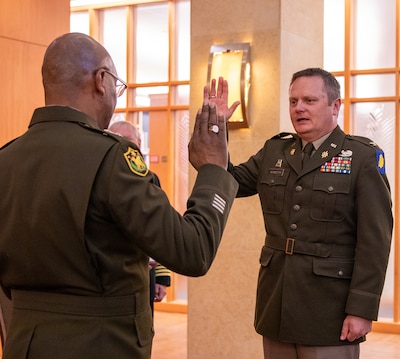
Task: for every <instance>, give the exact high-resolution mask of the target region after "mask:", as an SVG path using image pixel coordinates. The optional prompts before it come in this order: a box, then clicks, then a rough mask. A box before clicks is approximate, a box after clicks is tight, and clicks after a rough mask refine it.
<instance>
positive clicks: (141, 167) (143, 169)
mask: <svg viewBox="0 0 400 359" xmlns="http://www.w3.org/2000/svg"><path fill="white" fill-rule="evenodd" d="M124 157H125V160H126V163H127V164H128V167H129V169H130V170H131V171H132V172H133V173H134V174H137V175H138V176H143V177H144V176H146V175H147V173H148V172H149V170H148V168H147V166H146V163H145V162H144V160H143V157H142V155H141V154H140V152H139V151H138V150H135V149H133V148H131V147H128V151H126V152H125V153H124Z"/></svg>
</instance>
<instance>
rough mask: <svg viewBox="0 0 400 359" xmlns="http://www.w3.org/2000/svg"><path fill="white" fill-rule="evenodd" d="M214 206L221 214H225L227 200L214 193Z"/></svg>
mask: <svg viewBox="0 0 400 359" xmlns="http://www.w3.org/2000/svg"><path fill="white" fill-rule="evenodd" d="M212 206H213V207H214V208H215V209H216V210H217V211H218V212H220V213H221V214H224V211H225V206H226V201H225V200H224V199H223V198H222V197H221V196H219V195H218V194H216V193H215V194H214V198H213V201H212Z"/></svg>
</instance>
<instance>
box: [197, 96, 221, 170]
mask: <svg viewBox="0 0 400 359" xmlns="http://www.w3.org/2000/svg"><path fill="white" fill-rule="evenodd" d="M213 129H214V131H213ZM189 161H190V163H191V164H192V166H193V167H194V168H195V169H196V170H198V169H199V168H200V167H201V166H203V165H205V164H214V165H217V166H220V167H222V168H223V169H225V170H226V169H227V167H228V145H227V138H226V122H225V117H224V115H223V113H218V115H217V106H216V105H215V103H212V102H209V101H208V100H205V101H204V102H203V106H202V108H201V110H199V111H198V112H197V115H196V122H195V125H194V131H193V134H192V138H191V140H190V142H189Z"/></svg>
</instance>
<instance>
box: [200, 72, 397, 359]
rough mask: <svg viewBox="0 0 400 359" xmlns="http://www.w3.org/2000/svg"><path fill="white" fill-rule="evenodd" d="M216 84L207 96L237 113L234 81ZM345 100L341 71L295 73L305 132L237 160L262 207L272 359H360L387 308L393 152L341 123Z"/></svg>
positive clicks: (259, 327) (246, 188) (260, 313)
mask: <svg viewBox="0 0 400 359" xmlns="http://www.w3.org/2000/svg"><path fill="white" fill-rule="evenodd" d="M216 83H217V81H216V80H215V79H214V80H213V81H212V82H211V86H210V87H208V86H206V87H205V88H204V97H205V100H206V99H209V101H213V102H214V103H215V104H216V105H217V106H218V109H219V111H222V112H224V113H225V114H226V119H227V120H228V119H229V116H230V114H231V113H232V110H233V109H234V108H235V107H236V106H237V104H238V102H235V103H234V104H233V105H232V106H231V107H229V108H228V104H227V97H228V96H227V95H228V83H227V82H226V80H224V79H223V78H220V79H219V80H218V86H216ZM340 106H341V97H340V86H339V83H338V81H337V80H336V78H335V77H334V76H333V75H332V74H330V73H329V72H327V71H325V70H323V69H320V68H307V69H304V70H301V71H299V72H296V73H295V74H293V76H292V80H291V83H290V87H289V113H290V118H291V121H292V125H293V127H294V129H295V132H296V133H281V134H279V135H276V136H274V137H272V138H271V139H269V140H267V141H266V142H265V145H264V147H262V148H261V149H260V150H259V151H258V152H257V153H256V154H255V155H253V156H251V157H250V158H249V160H248V161H247V162H244V163H242V164H240V165H238V166H234V165H233V164H231V163H230V164H229V172H231V173H232V174H233V176H234V177H235V179H236V180H237V181H238V182H239V191H238V197H246V196H251V195H255V194H258V196H259V198H260V202H261V206H262V209H263V216H264V222H265V229H266V239H265V243H264V246H263V247H262V249H261V254H260V271H259V279H258V288H257V299H256V313H255V328H256V331H257V332H258V333H259V334H261V335H262V336H263V343H264V358H265V359H322V358H323V359H338V358H340V359H356V358H358V357H359V351H360V348H359V343H361V342H363V341H365V336H366V334H367V333H368V332H369V331H370V330H371V326H372V321H373V320H376V319H377V316H378V309H379V302H380V297H381V293H382V289H383V285H384V280H385V273H386V268H387V264H388V258H389V252H390V243H391V238H392V228H393V216H392V210H391V195H390V189H389V183H388V180H387V177H386V174H385V161H384V153H383V151H382V150H381V149H380V148H379V147H378V146H377V145H376V144H375V143H374V142H373V141H371V140H370V139H367V138H363V137H359V136H351V135H347V134H345V133H344V132H343V131H342V130H341V129H340V127H339V126H338V122H337V119H338V115H339V109H340ZM267 120H270V121H272V120H276V119H267Z"/></svg>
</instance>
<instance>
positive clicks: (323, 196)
mask: <svg viewBox="0 0 400 359" xmlns="http://www.w3.org/2000/svg"><path fill="white" fill-rule="evenodd" d="M350 187H351V175H348V174H340V173H320V174H317V175H316V176H315V178H314V184H313V193H312V199H311V201H312V203H311V217H312V219H315V220H317V221H334V222H340V221H342V220H343V218H344V213H345V211H344V209H346V211H347V210H348V208H347V207H348V206H349V205H351V203H350V201H349V196H350Z"/></svg>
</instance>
